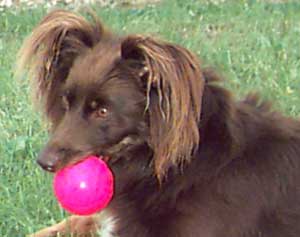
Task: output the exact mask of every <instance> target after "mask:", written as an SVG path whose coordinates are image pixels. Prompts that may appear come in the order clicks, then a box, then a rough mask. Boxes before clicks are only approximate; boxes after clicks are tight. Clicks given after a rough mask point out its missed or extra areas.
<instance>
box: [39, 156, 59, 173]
mask: <svg viewBox="0 0 300 237" xmlns="http://www.w3.org/2000/svg"><path fill="white" fill-rule="evenodd" d="M37 163H38V164H39V165H40V166H41V167H42V168H43V169H44V170H46V171H49V172H55V164H54V163H53V162H51V161H47V162H45V161H44V160H40V159H38V160H37Z"/></svg>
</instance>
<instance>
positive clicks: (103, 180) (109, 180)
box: [53, 156, 113, 215]
mask: <svg viewBox="0 0 300 237" xmlns="http://www.w3.org/2000/svg"><path fill="white" fill-rule="evenodd" d="M53 188H54V193H55V196H56V198H57V200H58V201H59V203H60V204H61V206H62V207H63V208H64V209H66V210H67V211H69V212H71V213H73V214H77V215H90V214H93V213H95V212H97V211H100V210H101V209H103V208H105V207H106V206H107V205H108V203H109V202H110V200H111V198H112V195H113V175H112V172H111V171H110V169H109V168H108V166H107V165H106V163H105V162H104V161H103V160H101V159H100V158H98V157H96V156H88V157H87V158H86V159H84V160H83V161H82V162H79V163H77V164H75V165H73V166H69V167H65V168H63V169H61V170H59V171H58V172H57V173H56V174H55V176H54V180H53Z"/></svg>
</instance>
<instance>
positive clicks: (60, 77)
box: [17, 10, 104, 122]
mask: <svg viewBox="0 0 300 237" xmlns="http://www.w3.org/2000/svg"><path fill="white" fill-rule="evenodd" d="M103 36H104V30H103V27H102V25H101V23H100V22H99V21H98V20H97V19H96V17H94V22H93V23H90V22H89V21H87V20H86V19H84V18H83V17H82V16H79V15H76V14H74V13H72V12H69V11H65V10H55V11H52V12H51V13H49V14H48V15H47V16H46V17H45V18H44V19H43V20H42V21H41V23H40V24H39V25H38V26H37V27H36V28H35V29H34V30H33V32H32V34H31V36H30V37H29V38H28V39H27V40H26V41H25V43H24V44H23V46H22V48H21V50H20V51H19V55H18V63H17V74H19V75H20V72H23V71H24V70H28V71H29V73H30V76H31V77H32V79H33V80H32V82H33V83H32V85H33V87H34V88H33V93H34V97H35V98H36V101H37V102H38V104H39V105H41V106H42V109H43V112H45V114H46V116H47V119H49V120H50V122H55V120H57V119H58V117H59V114H61V111H59V110H60V109H59V105H58V98H59V97H60V93H61V91H60V89H61V86H62V84H63V83H64V82H65V80H66V78H67V76H68V74H69V70H70V68H71V67H72V64H73V62H74V60H75V58H76V57H78V56H79V55H80V54H82V53H83V52H84V51H85V50H86V49H88V48H91V47H93V46H94V45H95V44H96V43H97V42H99V41H100V40H101V38H102V37H103Z"/></svg>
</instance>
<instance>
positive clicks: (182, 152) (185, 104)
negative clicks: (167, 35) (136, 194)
mask: <svg viewBox="0 0 300 237" xmlns="http://www.w3.org/2000/svg"><path fill="white" fill-rule="evenodd" d="M121 51H122V56H123V58H130V59H136V60H141V61H143V62H144V65H145V66H146V68H147V69H148V71H147V74H146V78H144V80H146V85H147V106H146V110H147V111H148V112H149V119H150V121H149V122H150V145H151V147H152V149H153V150H154V157H155V160H154V162H155V170H156V174H157V176H158V178H159V179H161V178H162V177H164V176H165V174H166V172H167V171H168V169H169V168H170V167H172V166H174V165H175V166H178V165H183V164H184V162H188V161H189V160H190V159H191V156H192V154H193V151H194V150H195V149H196V148H197V146H198V144H199V140H200V137H199V130H198V122H199V120H200V111H201V97H202V93H203V88H204V78H203V76H202V73H201V68H200V63H199V61H198V59H197V57H196V56H194V55H193V54H192V53H190V52H189V51H188V50H186V49H184V48H182V47H180V46H178V45H174V44H170V43H167V42H164V41H160V40H157V39H153V38H150V37H144V36H140V35H136V36H134V35H133V36H129V37H128V38H127V39H125V40H124V42H123V44H122V49H121Z"/></svg>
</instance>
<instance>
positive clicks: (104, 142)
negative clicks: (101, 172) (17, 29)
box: [18, 10, 300, 237]
mask: <svg viewBox="0 0 300 237" xmlns="http://www.w3.org/2000/svg"><path fill="white" fill-rule="evenodd" d="M18 65H19V67H18V71H21V72H22V71H24V70H28V71H29V74H30V75H31V77H32V79H33V80H32V82H33V83H32V85H33V87H32V90H33V94H34V95H35V102H36V103H37V104H38V105H39V107H40V109H41V110H42V112H43V114H44V117H45V119H46V120H47V121H48V123H49V134H50V139H49V141H48V143H47V144H46V146H45V148H44V149H43V150H42V151H41V153H40V154H39V156H38V159H37V162H38V164H39V165H40V166H41V167H42V168H43V169H45V170H46V171H50V172H56V171H58V170H59V169H61V168H63V167H65V166H68V165H71V164H74V163H76V162H79V161H80V160H82V159H83V158H84V157H86V156H87V155H96V156H99V157H107V158H106V159H105V160H106V162H107V163H108V165H109V166H110V168H111V169H112V172H113V174H114V180H115V183H114V185H115V192H114V196H113V199H112V201H111V202H110V204H109V205H108V206H107V208H105V209H104V210H103V211H101V212H99V213H97V214H95V215H93V216H71V217H69V218H68V219H67V220H64V221H63V222H61V223H59V224H57V225H54V226H52V227H49V228H46V229H43V230H41V231H39V232H37V233H35V234H32V235H31V236H35V237H44V236H56V235H57V236H58V235H59V236H66V235H68V234H73V235H76V234H77V236H102V237H175V236H177V237H270V236H272V237H299V236H300V122H299V121H298V120H296V119H293V118H289V117H287V116H284V115H282V114H281V113H280V112H276V111H275V110H273V109H272V106H271V105H270V103H269V102H265V101H262V100H261V99H260V98H259V96H257V95H256V94H250V95H248V96H246V97H245V98H244V99H243V100H236V99H235V98H234V97H233V95H232V93H230V92H229V91H228V90H227V89H225V88H224V87H222V86H221V85H220V83H218V81H220V78H221V77H220V76H218V74H217V73H215V72H214V70H212V69H210V68H203V67H202V66H201V65H202V64H201V63H200V60H199V59H198V57H196V56H195V55H194V54H193V53H192V52H190V51H189V50H187V49H185V48H184V47H181V46H179V45H176V44H173V43H169V42H165V41H163V40H160V39H157V38H154V37H150V36H144V35H134V34H132V35H125V36H120V35H117V34H115V33H112V32H110V31H109V30H108V29H106V28H105V27H104V26H103V25H102V23H101V22H100V21H99V20H98V19H97V17H95V19H94V20H93V21H88V20H86V19H85V18H84V17H82V16H80V15H77V14H76V13H72V12H69V11H66V10H54V11H52V12H50V13H49V14H48V15H47V16H46V17H45V18H44V19H43V20H42V21H41V23H40V24H39V25H38V26H37V27H36V28H35V29H34V30H33V33H32V35H31V36H30V37H29V38H28V39H27V41H25V43H24V45H23V46H22V48H21V50H20V54H19V64H18Z"/></svg>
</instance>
